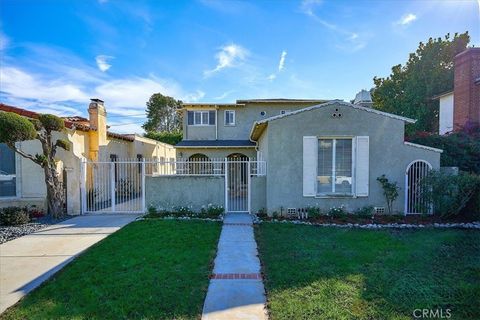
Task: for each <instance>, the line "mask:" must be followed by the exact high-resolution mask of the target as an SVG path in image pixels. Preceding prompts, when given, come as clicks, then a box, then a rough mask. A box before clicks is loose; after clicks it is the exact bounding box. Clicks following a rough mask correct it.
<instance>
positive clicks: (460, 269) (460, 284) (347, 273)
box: [256, 223, 480, 319]
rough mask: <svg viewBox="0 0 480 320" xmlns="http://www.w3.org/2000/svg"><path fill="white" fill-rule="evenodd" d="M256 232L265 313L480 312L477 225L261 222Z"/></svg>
mask: <svg viewBox="0 0 480 320" xmlns="http://www.w3.org/2000/svg"><path fill="white" fill-rule="evenodd" d="M256 238H257V242H258V245H259V252H260V258H261V261H262V264H263V271H264V273H265V279H266V280H265V286H266V290H267V299H268V308H269V312H270V315H271V318H272V319H412V313H413V311H414V310H415V309H417V308H420V309H424V308H427V309H443V314H444V315H445V314H446V309H451V318H450V319H480V232H479V231H474V230H454V229H449V230H440V229H422V230H385V229H384V230H382V231H379V230H361V229H340V228H325V227H314V226H299V225H291V224H272V223H263V224H261V225H260V226H258V227H256Z"/></svg>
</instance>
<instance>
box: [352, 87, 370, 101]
mask: <svg viewBox="0 0 480 320" xmlns="http://www.w3.org/2000/svg"><path fill="white" fill-rule="evenodd" d="M361 102H369V103H371V102H372V96H371V95H370V91H367V90H365V89H362V90H361V91H360V92H359V93H357V94H356V95H355V100H354V102H353V103H354V104H358V103H361Z"/></svg>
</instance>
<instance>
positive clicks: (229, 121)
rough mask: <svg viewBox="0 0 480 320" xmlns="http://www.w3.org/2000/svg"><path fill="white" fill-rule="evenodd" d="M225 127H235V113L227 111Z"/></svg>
mask: <svg viewBox="0 0 480 320" xmlns="http://www.w3.org/2000/svg"><path fill="white" fill-rule="evenodd" d="M225 125H226V126H234V125H235V111H233V110H225Z"/></svg>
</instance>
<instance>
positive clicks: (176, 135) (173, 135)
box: [144, 131, 183, 145]
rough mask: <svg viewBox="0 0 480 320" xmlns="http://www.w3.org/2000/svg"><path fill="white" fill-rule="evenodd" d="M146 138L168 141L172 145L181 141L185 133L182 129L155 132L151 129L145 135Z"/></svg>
mask: <svg viewBox="0 0 480 320" xmlns="http://www.w3.org/2000/svg"><path fill="white" fill-rule="evenodd" d="M144 136H145V137H146V138H150V139H153V140H157V141H160V142H164V143H168V144H171V145H176V144H177V143H179V142H180V141H182V138H183V134H182V132H181V131H174V132H167V131H159V132H154V131H150V132H147V133H146V134H145V135H144Z"/></svg>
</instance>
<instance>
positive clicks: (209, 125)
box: [187, 110, 217, 127]
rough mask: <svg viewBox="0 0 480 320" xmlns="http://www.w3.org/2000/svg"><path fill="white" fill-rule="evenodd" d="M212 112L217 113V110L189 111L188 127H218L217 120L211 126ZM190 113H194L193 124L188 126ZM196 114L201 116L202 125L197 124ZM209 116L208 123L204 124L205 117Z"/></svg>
mask: <svg viewBox="0 0 480 320" xmlns="http://www.w3.org/2000/svg"><path fill="white" fill-rule="evenodd" d="M210 111H215V110H188V111H187V125H188V126H191V127H213V126H215V125H216V122H217V119H215V123H214V124H210ZM188 112H193V124H188ZM196 114H200V123H195V121H196V117H195V115H196ZM204 114H207V123H206V124H205V123H202V122H203V115H204Z"/></svg>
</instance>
